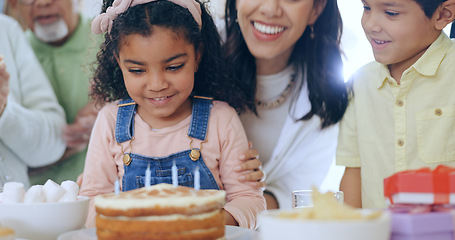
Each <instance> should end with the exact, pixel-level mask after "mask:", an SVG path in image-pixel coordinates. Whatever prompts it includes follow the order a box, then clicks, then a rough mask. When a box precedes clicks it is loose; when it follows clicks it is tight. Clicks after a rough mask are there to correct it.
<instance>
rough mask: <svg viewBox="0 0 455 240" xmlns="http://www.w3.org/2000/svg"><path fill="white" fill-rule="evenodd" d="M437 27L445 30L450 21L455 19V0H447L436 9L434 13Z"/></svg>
mask: <svg viewBox="0 0 455 240" xmlns="http://www.w3.org/2000/svg"><path fill="white" fill-rule="evenodd" d="M433 19H434V21H435V28H436V29H437V30H443V29H444V28H445V27H446V26H447V25H448V24H449V23H451V22H452V21H453V20H454V19H455V0H447V1H445V2H443V3H442V4H441V6H439V8H438V9H436V12H435V13H434V14H433Z"/></svg>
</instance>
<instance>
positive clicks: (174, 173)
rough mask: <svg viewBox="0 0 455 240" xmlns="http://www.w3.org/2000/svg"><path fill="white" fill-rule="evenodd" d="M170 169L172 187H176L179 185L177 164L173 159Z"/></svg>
mask: <svg viewBox="0 0 455 240" xmlns="http://www.w3.org/2000/svg"><path fill="white" fill-rule="evenodd" d="M171 170H172V185H173V186H174V187H177V186H178V185H179V179H178V177H177V166H176V165H175V161H174V163H173V164H172V168H171Z"/></svg>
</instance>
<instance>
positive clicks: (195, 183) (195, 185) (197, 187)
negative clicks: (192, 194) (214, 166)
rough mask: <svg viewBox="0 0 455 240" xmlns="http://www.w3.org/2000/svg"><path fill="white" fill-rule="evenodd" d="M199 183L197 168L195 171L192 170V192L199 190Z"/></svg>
mask: <svg viewBox="0 0 455 240" xmlns="http://www.w3.org/2000/svg"><path fill="white" fill-rule="evenodd" d="M200 181H201V180H200V175H199V167H196V170H194V190H196V191H199V189H200V188H201V183H200Z"/></svg>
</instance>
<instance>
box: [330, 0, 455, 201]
mask: <svg viewBox="0 0 455 240" xmlns="http://www.w3.org/2000/svg"><path fill="white" fill-rule="evenodd" d="M387 2H388V3H389V4H387V5H386V4H384V1H383V0H363V1H362V3H363V6H364V11H363V16H362V27H363V29H364V31H365V34H366V36H367V39H368V40H369V42H370V44H371V47H372V49H373V54H374V57H375V60H376V61H375V62H372V63H369V64H367V65H366V66H364V67H362V68H361V69H360V70H358V71H357V72H356V73H355V74H354V75H353V76H352V79H350V81H349V84H350V85H352V86H351V91H352V98H351V99H350V103H349V106H348V109H347V111H346V114H345V116H344V117H343V119H342V121H341V124H340V134H339V140H338V148H337V164H340V165H344V166H346V171H345V173H344V176H343V178H342V181H341V186H340V187H341V190H342V191H343V192H344V196H345V202H346V203H347V204H350V205H352V206H355V207H359V208H360V207H363V208H384V207H386V203H385V200H384V186H383V181H384V178H386V177H389V176H391V175H392V174H394V173H396V172H399V171H405V170H413V169H419V168H422V167H429V168H434V167H436V166H437V165H439V164H444V165H450V166H455V151H454V149H455V121H454V116H455V95H454V94H453V90H454V89H455V80H454V78H453V76H454V75H455V69H454V67H453V66H455V43H454V42H452V41H451V40H450V39H449V38H448V36H447V35H446V34H445V33H444V32H443V29H444V27H446V26H447V24H449V23H451V22H452V21H453V20H454V18H455V0H389V1H387Z"/></svg>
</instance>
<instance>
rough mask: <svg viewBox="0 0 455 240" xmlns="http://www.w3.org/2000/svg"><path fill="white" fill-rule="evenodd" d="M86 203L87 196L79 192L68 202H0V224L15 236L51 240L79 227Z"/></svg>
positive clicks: (82, 220)
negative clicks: (75, 198)
mask: <svg viewBox="0 0 455 240" xmlns="http://www.w3.org/2000/svg"><path fill="white" fill-rule="evenodd" d="M88 207H89V198H88V197H82V196H79V197H78V200H77V201H72V202H49V203H0V225H3V226H6V227H10V228H12V229H14V231H15V232H16V237H18V238H25V239H33V240H55V239H57V237H58V236H59V235H60V234H62V233H64V232H68V231H72V230H77V229H81V228H82V227H83V226H84V223H85V220H86V218H87V214H88Z"/></svg>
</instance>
